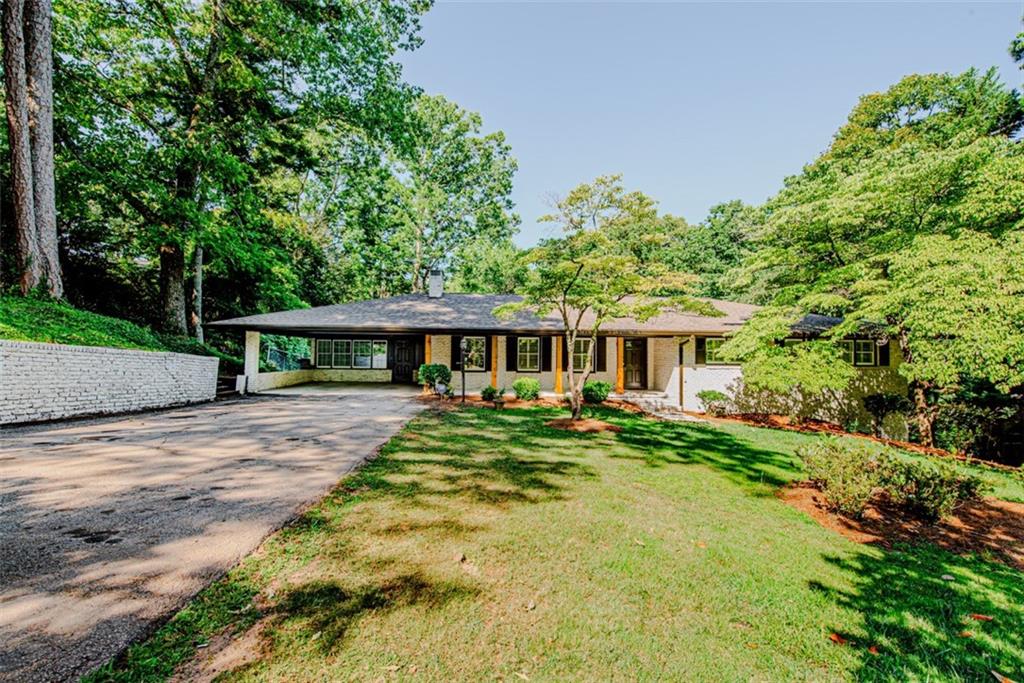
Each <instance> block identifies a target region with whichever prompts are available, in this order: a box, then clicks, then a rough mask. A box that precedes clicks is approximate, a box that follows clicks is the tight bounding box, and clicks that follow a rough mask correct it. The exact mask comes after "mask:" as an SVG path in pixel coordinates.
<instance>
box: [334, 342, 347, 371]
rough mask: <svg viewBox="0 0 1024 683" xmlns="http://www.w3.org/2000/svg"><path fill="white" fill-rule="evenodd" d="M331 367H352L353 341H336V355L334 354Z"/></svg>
mask: <svg viewBox="0 0 1024 683" xmlns="http://www.w3.org/2000/svg"><path fill="white" fill-rule="evenodd" d="M332 355H333V358H332V359H331V366H332V367H335V368H350V367H352V340H351V339H335V340H334V353H333V354H332Z"/></svg>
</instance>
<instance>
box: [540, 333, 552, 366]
mask: <svg viewBox="0 0 1024 683" xmlns="http://www.w3.org/2000/svg"><path fill="white" fill-rule="evenodd" d="M540 369H541V370H543V371H544V372H551V337H541V338H540Z"/></svg>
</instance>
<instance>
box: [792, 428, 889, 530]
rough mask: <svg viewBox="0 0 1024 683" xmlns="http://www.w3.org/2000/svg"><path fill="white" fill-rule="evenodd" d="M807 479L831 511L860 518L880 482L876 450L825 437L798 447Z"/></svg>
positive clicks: (798, 453)
mask: <svg viewBox="0 0 1024 683" xmlns="http://www.w3.org/2000/svg"><path fill="white" fill-rule="evenodd" d="M797 455H798V456H799V457H800V459H801V460H802V461H803V465H804V470H805V471H806V472H807V478H808V479H809V480H811V481H812V482H814V484H815V485H817V486H818V488H819V489H821V492H822V493H823V494H824V496H825V502H826V503H828V506H829V507H830V508H831V509H833V510H838V511H839V512H842V513H843V514H845V515H850V516H851V517H860V516H861V515H862V514H864V508H865V507H866V506H867V504H868V501H870V500H871V496H872V495H873V494H874V492H875V489H876V488H878V486H879V483H880V481H881V476H880V474H881V473H880V463H879V456H878V454H877V453H875V452H874V451H872V450H871V449H869V448H867V447H866V446H854V445H848V444H844V443H842V442H841V441H839V440H838V439H835V438H832V437H827V438H823V439H819V440H818V441H816V442H815V443H813V444H811V445H808V446H802V447H801V448H798V449H797Z"/></svg>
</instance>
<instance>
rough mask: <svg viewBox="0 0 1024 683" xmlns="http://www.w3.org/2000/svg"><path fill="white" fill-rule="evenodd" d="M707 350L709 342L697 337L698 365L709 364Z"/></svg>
mask: <svg viewBox="0 0 1024 683" xmlns="http://www.w3.org/2000/svg"><path fill="white" fill-rule="evenodd" d="M707 350H708V347H707V341H706V340H705V339H704V337H697V347H696V353H697V365H705V364H706V363H707V358H708V353H707Z"/></svg>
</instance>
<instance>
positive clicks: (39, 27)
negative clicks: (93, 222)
mask: <svg viewBox="0 0 1024 683" xmlns="http://www.w3.org/2000/svg"><path fill="white" fill-rule="evenodd" d="M52 12H53V7H52V4H51V0H26V1H25V64H26V83H27V88H28V118H29V142H30V145H31V151H32V195H33V197H32V200H33V204H34V209H35V230H36V240H37V245H38V249H39V256H40V261H41V263H40V267H41V268H42V271H43V279H44V280H45V281H46V287H47V289H48V290H49V292H50V296H52V297H53V298H54V299H60V298H62V297H63V296H64V281H63V278H62V277H61V269H60V253H59V248H58V241H57V201H56V189H55V187H54V177H53V173H54V171H53V44H52V18H51V14H52Z"/></svg>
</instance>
